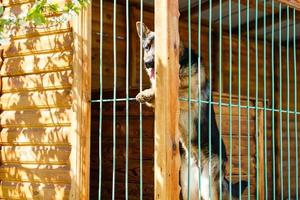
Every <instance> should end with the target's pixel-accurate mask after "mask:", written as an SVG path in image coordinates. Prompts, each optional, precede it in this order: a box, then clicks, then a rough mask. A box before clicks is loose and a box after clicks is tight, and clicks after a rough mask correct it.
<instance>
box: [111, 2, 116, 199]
mask: <svg viewBox="0 0 300 200" xmlns="http://www.w3.org/2000/svg"><path fill="white" fill-rule="evenodd" d="M113 12H114V14H113V16H114V17H113V47H114V50H113V51H114V52H113V54H114V55H113V56H114V91H113V99H114V101H113V176H112V179H113V180H112V196H111V197H112V200H114V199H115V181H116V180H115V179H116V142H117V135H116V103H117V102H116V99H117V41H116V34H117V32H116V20H117V2H116V0H114V9H113Z"/></svg>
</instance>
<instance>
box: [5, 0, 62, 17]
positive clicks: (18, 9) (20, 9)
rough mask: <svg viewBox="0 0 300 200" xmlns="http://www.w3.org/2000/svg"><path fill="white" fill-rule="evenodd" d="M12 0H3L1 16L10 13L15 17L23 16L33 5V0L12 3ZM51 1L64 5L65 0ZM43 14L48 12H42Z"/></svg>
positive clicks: (20, 0)
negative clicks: (3, 7) (3, 8)
mask: <svg viewBox="0 0 300 200" xmlns="http://www.w3.org/2000/svg"><path fill="white" fill-rule="evenodd" d="M13 1H14V0H12V1H10V2H9V1H8V0H4V2H3V4H4V5H6V7H5V10H4V13H3V16H5V17H7V16H9V15H10V14H12V15H14V16H17V17H24V15H25V16H26V14H27V13H28V10H29V9H31V8H32V7H33V5H34V3H35V2H34V1H32V0H17V1H19V2H16V3H14V2H13ZM53 3H57V4H58V5H59V6H62V7H63V6H65V4H66V1H65V0H54V1H53ZM44 14H45V15H47V14H49V13H44Z"/></svg>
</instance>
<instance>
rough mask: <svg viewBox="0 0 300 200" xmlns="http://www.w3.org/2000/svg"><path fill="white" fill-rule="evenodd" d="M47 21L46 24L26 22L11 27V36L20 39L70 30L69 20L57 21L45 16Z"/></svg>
mask: <svg viewBox="0 0 300 200" xmlns="http://www.w3.org/2000/svg"><path fill="white" fill-rule="evenodd" d="M47 20H48V21H49V22H48V23H47V24H46V25H33V24H30V23H26V24H25V25H22V26H21V27H17V26H16V27H12V28H11V38H12V39H21V38H29V37H35V36H42V35H50V34H54V33H61V32H69V31H71V30H72V29H71V26H70V24H69V22H63V23H61V22H58V21H57V20H56V21H54V20H55V18H54V17H49V18H47Z"/></svg>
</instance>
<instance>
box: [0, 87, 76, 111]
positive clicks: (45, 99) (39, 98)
mask: <svg viewBox="0 0 300 200" xmlns="http://www.w3.org/2000/svg"><path fill="white" fill-rule="evenodd" d="M70 92H71V91H70V90H48V91H38V92H20V93H5V94H3V95H2V96H1V97H0V102H1V106H2V110H28V109H38V108H54V107H60V108H62V107H70V106H71V96H70Z"/></svg>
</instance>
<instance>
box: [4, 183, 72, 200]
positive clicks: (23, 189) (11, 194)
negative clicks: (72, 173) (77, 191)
mask: <svg viewBox="0 0 300 200" xmlns="http://www.w3.org/2000/svg"><path fill="white" fill-rule="evenodd" d="M69 193H70V185H68V184H53V185H47V184H43V183H40V184H33V183H20V182H5V181H3V182H1V184H0V198H4V199H22V200H25V199H61V200H65V199H66V200H67V199H69V198H68V197H69Z"/></svg>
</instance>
